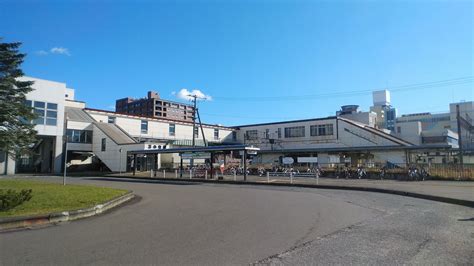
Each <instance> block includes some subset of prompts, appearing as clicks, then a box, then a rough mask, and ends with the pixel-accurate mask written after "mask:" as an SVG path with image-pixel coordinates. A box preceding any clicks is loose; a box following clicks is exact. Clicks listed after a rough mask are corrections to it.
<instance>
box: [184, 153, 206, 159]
mask: <svg viewBox="0 0 474 266" xmlns="http://www.w3.org/2000/svg"><path fill="white" fill-rule="evenodd" d="M181 158H182V159H209V158H211V154H210V153H207V152H196V153H181Z"/></svg>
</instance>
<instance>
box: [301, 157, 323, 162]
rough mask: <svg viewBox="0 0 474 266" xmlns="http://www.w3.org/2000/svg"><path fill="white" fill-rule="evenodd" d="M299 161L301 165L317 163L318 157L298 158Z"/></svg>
mask: <svg viewBox="0 0 474 266" xmlns="http://www.w3.org/2000/svg"><path fill="white" fill-rule="evenodd" d="M297 161H298V162H299V163H317V162H318V157H298V158H297Z"/></svg>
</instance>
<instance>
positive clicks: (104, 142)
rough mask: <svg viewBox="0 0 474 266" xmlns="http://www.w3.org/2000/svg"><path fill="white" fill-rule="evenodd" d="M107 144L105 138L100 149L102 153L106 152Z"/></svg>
mask: <svg viewBox="0 0 474 266" xmlns="http://www.w3.org/2000/svg"><path fill="white" fill-rule="evenodd" d="M106 143H107V140H106V139H105V138H103V139H102V143H101V147H100V150H101V151H105V148H106V147H105V145H106Z"/></svg>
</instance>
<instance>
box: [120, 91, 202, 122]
mask: <svg viewBox="0 0 474 266" xmlns="http://www.w3.org/2000/svg"><path fill="white" fill-rule="evenodd" d="M115 111H116V112H117V113H121V114H131V115H142V116H147V117H153V118H165V119H172V120H180V121H193V117H194V107H193V106H192V105H189V104H183V103H178V102H173V101H169V100H165V99H161V98H160V95H159V94H158V93H157V92H154V91H149V92H148V95H147V98H141V99H133V98H130V97H127V98H123V99H118V100H116V101H115Z"/></svg>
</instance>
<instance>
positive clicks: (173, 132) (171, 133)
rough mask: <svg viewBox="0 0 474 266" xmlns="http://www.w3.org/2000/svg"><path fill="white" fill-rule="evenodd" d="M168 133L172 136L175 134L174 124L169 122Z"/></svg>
mask: <svg viewBox="0 0 474 266" xmlns="http://www.w3.org/2000/svg"><path fill="white" fill-rule="evenodd" d="M168 133H169V134H170V136H174V135H175V134H176V125H175V124H170V126H169V129H168Z"/></svg>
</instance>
